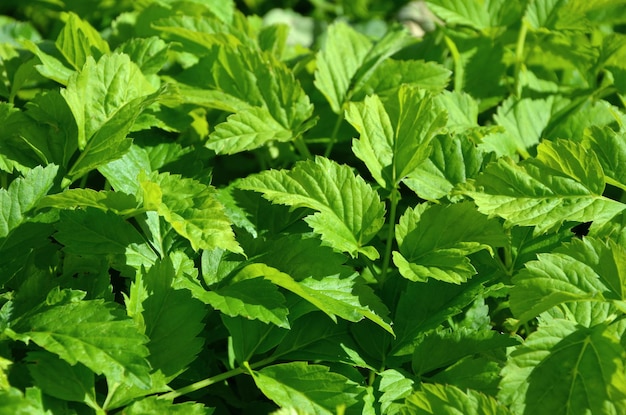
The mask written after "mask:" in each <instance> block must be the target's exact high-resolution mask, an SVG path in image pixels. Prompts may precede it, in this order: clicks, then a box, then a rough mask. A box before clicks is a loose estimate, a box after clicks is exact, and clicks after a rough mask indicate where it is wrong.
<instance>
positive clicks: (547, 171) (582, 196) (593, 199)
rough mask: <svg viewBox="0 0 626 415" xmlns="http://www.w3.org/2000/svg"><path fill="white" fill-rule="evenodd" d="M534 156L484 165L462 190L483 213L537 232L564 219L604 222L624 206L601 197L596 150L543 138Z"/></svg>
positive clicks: (602, 188)
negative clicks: (481, 170)
mask: <svg viewBox="0 0 626 415" xmlns="http://www.w3.org/2000/svg"><path fill="white" fill-rule="evenodd" d="M537 151H538V155H537V158H535V159H530V160H527V161H525V162H522V163H520V164H516V163H514V162H513V161H512V160H510V159H506V158H504V159H500V160H498V162H496V163H492V164H490V165H488V166H487V167H486V168H485V170H484V171H483V173H481V174H480V175H479V176H478V177H477V178H476V180H475V182H474V185H473V187H471V188H470V189H468V190H466V191H465V193H466V194H467V195H469V196H471V197H472V198H473V199H474V201H475V202H476V204H477V205H478V209H479V210H480V211H481V212H482V213H485V214H487V215H498V216H500V217H502V218H504V219H506V224H507V225H509V226H511V225H518V226H535V227H536V231H537V233H542V232H545V231H548V230H551V229H554V228H556V227H558V226H559V225H560V224H561V223H563V222H564V221H566V220H567V221H577V222H587V221H597V222H598V223H603V222H606V221H608V220H609V219H611V218H612V217H613V216H615V215H616V214H618V213H619V212H621V211H622V210H624V209H625V208H626V205H624V204H622V203H619V202H616V201H614V200H611V199H608V198H606V197H603V196H602V193H603V192H604V187H605V181H604V174H603V172H602V166H601V165H600V162H599V161H598V158H597V157H596V155H595V153H593V152H590V151H587V150H586V149H585V148H584V147H582V146H581V145H579V144H576V143H574V142H571V141H563V140H559V141H556V142H543V143H542V144H540V145H539V147H538V148H537Z"/></svg>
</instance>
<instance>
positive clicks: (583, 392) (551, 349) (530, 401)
mask: <svg viewBox="0 0 626 415" xmlns="http://www.w3.org/2000/svg"><path fill="white" fill-rule="evenodd" d="M625 359H626V352H625V351H624V348H623V346H622V345H621V344H620V340H619V338H618V337H617V336H616V335H615V334H614V332H613V330H612V329H611V328H607V326H606V325H605V324H601V325H598V326H595V327H592V328H586V327H581V326H579V325H577V324H576V323H575V322H573V321H567V320H555V321H553V322H551V323H550V325H547V326H543V327H540V328H539V329H538V330H537V331H536V332H535V333H533V334H531V335H530V336H529V337H528V338H527V339H526V341H525V342H524V344H523V345H522V346H520V347H518V348H517V349H516V350H515V351H514V352H512V353H511V356H510V358H509V362H508V363H507V366H506V367H505V368H504V370H503V372H502V375H503V378H502V382H501V384H500V386H501V390H500V393H499V394H498V398H499V400H500V401H502V402H503V403H505V404H506V405H510V407H511V410H512V411H513V412H514V413H533V412H534V413H550V414H568V415H569V414H573V415H578V414H581V415H582V414H588V413H614V414H619V413H622V412H624V411H626V377H625V376H624V373H625V372H624V361H625Z"/></svg>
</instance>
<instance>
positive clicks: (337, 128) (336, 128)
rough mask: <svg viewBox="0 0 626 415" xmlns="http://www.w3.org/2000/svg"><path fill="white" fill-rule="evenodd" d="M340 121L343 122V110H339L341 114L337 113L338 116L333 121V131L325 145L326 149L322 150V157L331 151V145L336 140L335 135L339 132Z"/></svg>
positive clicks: (327, 155) (332, 145)
mask: <svg viewBox="0 0 626 415" xmlns="http://www.w3.org/2000/svg"><path fill="white" fill-rule="evenodd" d="M342 122H343V111H342V112H341V114H339V116H338V117H337V120H336V121H335V126H334V127H333V132H332V133H331V135H330V141H329V143H328V145H327V146H326V151H325V152H324V157H329V156H330V152H331V151H333V147H334V145H335V142H336V141H337V135H338V134H339V128H340V127H341V123H342Z"/></svg>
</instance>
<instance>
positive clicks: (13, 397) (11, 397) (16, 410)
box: [0, 387, 52, 415]
mask: <svg viewBox="0 0 626 415" xmlns="http://www.w3.org/2000/svg"><path fill="white" fill-rule="evenodd" d="M38 391H39V390H38ZM39 393H40V396H39V399H38V400H36V401H35V400H34V399H33V398H32V396H28V395H27V396H24V394H23V393H22V391H20V390H19V389H17V388H14V387H11V388H9V389H3V390H0V415H52V412H50V411H48V410H46V409H44V406H43V402H42V400H41V391H39Z"/></svg>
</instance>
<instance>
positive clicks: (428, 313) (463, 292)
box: [388, 275, 490, 357]
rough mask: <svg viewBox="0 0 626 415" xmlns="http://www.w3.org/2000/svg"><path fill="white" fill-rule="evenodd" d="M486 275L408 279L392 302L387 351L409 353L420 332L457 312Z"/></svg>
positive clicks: (473, 297)
mask: <svg viewBox="0 0 626 415" xmlns="http://www.w3.org/2000/svg"><path fill="white" fill-rule="evenodd" d="M489 278H490V277H489V276H488V275H487V276H481V275H477V276H475V277H474V278H472V279H471V280H469V281H468V282H466V283H465V284H460V285H456V284H449V283H446V282H443V281H439V280H435V279H429V280H428V281H426V282H420V283H413V282H411V283H409V284H408V285H407V287H406V288H405V290H404V291H402V295H401V296H400V298H399V300H398V304H397V306H396V310H395V313H394V331H395V332H396V333H397V337H396V339H395V341H394V343H393V344H392V347H391V350H390V351H389V353H388V355H389V356H400V357H403V356H407V355H411V354H412V353H413V350H414V349H415V345H416V344H417V341H418V340H419V338H420V337H421V336H422V335H423V333H426V332H428V331H431V330H432V329H435V328H437V327H439V325H440V324H441V323H443V322H444V321H446V320H448V319H449V318H451V317H453V316H455V315H457V314H459V313H461V311H462V310H463V309H464V308H465V307H467V306H468V305H470V304H471V303H472V302H474V301H475V300H476V297H478V296H480V295H481V294H482V292H483V291H484V288H483V284H484V282H485V280H487V279H489Z"/></svg>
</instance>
